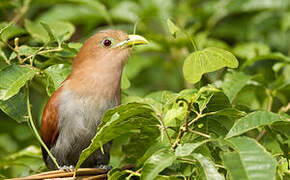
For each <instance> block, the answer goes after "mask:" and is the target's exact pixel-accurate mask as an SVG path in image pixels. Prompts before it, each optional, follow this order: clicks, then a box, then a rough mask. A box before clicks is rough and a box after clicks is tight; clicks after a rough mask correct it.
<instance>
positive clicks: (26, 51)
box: [9, 45, 38, 61]
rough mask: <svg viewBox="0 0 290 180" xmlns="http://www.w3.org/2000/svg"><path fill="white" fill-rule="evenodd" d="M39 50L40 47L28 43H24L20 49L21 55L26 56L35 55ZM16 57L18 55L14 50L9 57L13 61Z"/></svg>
mask: <svg viewBox="0 0 290 180" xmlns="http://www.w3.org/2000/svg"><path fill="white" fill-rule="evenodd" d="M37 51H38V48H36V47H30V46H27V45H22V46H20V47H19V49H18V53H19V55H20V56H26V57H28V56H31V55H35V54H36V52H37ZM16 57H17V54H16V53H15V52H12V53H11V55H10V57H9V60H10V61H11V60H12V59H14V58H16Z"/></svg>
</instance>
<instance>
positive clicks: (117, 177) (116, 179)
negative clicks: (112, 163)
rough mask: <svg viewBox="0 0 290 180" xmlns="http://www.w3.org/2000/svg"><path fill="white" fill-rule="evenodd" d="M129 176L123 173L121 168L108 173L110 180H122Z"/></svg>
mask: <svg viewBox="0 0 290 180" xmlns="http://www.w3.org/2000/svg"><path fill="white" fill-rule="evenodd" d="M126 174H128V173H127V172H126V171H122V170H121V169H119V168H114V169H112V170H110V171H109V172H108V174H107V175H108V179H110V180H122V179H124V178H125V177H124V175H126Z"/></svg>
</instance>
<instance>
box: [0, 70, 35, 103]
mask: <svg viewBox="0 0 290 180" xmlns="http://www.w3.org/2000/svg"><path fill="white" fill-rule="evenodd" d="M35 74H36V71H35V70H32V69H30V68H28V67H25V66H21V65H11V66H8V67H6V68H4V69H2V70H1V71H0V100H4V101H5V100H7V99H9V98H11V97H12V96H14V95H15V94H17V93H18V92H19V90H20V88H21V87H22V86H24V84H25V83H26V81H28V80H30V79H32V78H33V77H34V75H35Z"/></svg>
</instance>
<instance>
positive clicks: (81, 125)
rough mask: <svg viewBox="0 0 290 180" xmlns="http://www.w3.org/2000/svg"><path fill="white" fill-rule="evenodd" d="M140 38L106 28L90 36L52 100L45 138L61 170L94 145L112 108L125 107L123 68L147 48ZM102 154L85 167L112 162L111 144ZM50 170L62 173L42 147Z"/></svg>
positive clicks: (43, 129) (46, 116)
mask: <svg viewBox="0 0 290 180" xmlns="http://www.w3.org/2000/svg"><path fill="white" fill-rule="evenodd" d="M147 43H148V42H147V40H146V39H145V38H143V37H141V36H138V35H127V34H126V33H125V32H123V31H118V30H104V31H100V32H98V33H97V34H95V35H94V36H92V37H90V38H89V39H88V40H87V41H86V42H85V43H84V45H83V46H82V48H81V49H80V51H79V53H78V54H77V56H76V58H75V59H74V61H73V64H72V71H71V74H70V75H69V76H68V77H67V79H66V80H65V81H64V82H63V83H62V85H61V87H60V88H59V89H58V90H57V91H55V93H54V94H53V95H52V96H51V97H50V99H49V100H48V102H47V104H46V106H45V109H44V112H43V116H42V123H41V137H42V139H43V141H44V143H45V144H46V146H47V147H48V148H49V149H50V152H51V153H52V154H53V156H54V157H55V158H56V160H57V162H58V163H59V165H60V166H61V167H65V168H67V167H71V168H72V167H73V166H75V165H76V163H77V161H78V159H79V156H80V154H81V152H82V150H83V149H85V148H86V147H88V146H89V144H90V143H91V139H92V138H93V137H94V135H95V134H96V132H97V127H98V125H99V124H100V122H101V119H102V116H103V114H104V112H105V111H106V110H108V109H109V108H112V107H115V106H117V105H119V104H120V101H121V99H120V98H121V94H120V92H121V90H120V83H121V82H120V81H121V75H122V70H123V67H124V64H125V62H126V60H127V59H128V56H129V55H130V52H131V49H132V48H131V47H132V46H134V45H138V44H147ZM103 150H104V153H102V152H101V151H100V150H96V151H95V152H94V153H93V154H92V155H91V156H90V157H89V158H88V159H87V160H86V161H85V162H84V163H83V165H82V167H100V166H102V165H107V164H108V163H109V159H110V155H109V151H110V143H107V144H105V145H104V147H103ZM42 154H43V158H44V161H45V163H46V165H47V167H48V168H49V169H56V166H55V165H54V163H53V162H52V160H51V158H50V157H49V156H48V155H47V152H46V151H45V150H44V149H42Z"/></svg>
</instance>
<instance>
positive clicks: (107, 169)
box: [95, 164, 113, 171]
mask: <svg viewBox="0 0 290 180" xmlns="http://www.w3.org/2000/svg"><path fill="white" fill-rule="evenodd" d="M95 168H100V169H105V170H106V171H110V170H111V169H113V167H112V166H109V165H104V164H98V165H96V166H95Z"/></svg>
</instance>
